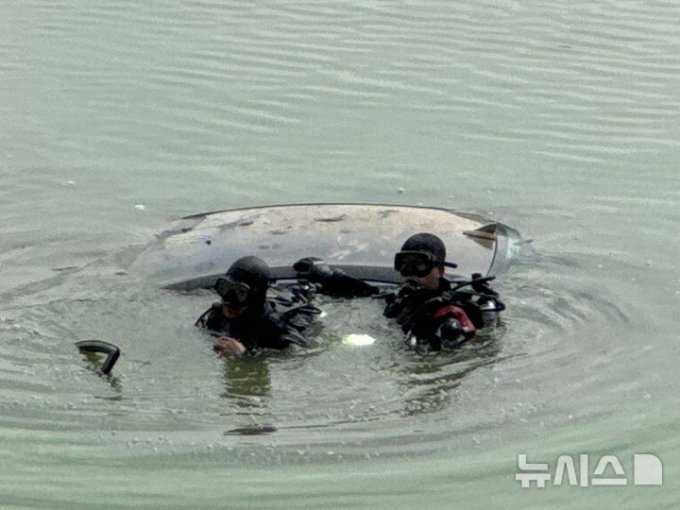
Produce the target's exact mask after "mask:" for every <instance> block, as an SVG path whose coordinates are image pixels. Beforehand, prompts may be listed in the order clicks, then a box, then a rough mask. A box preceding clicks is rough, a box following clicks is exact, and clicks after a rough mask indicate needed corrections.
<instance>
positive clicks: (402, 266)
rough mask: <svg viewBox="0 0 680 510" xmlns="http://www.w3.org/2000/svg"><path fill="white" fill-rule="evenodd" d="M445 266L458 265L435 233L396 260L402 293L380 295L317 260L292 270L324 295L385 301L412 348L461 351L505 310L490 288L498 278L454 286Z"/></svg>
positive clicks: (413, 240) (410, 243) (416, 238)
mask: <svg viewBox="0 0 680 510" xmlns="http://www.w3.org/2000/svg"><path fill="white" fill-rule="evenodd" d="M445 267H451V268H455V267H456V264H453V263H450V262H446V247H445V246H444V243H443V241H442V240H441V239H440V238H439V237H437V236H436V235H434V234H430V233H419V234H415V235H413V236H411V237H409V238H408V239H407V240H406V242H405V243H404V244H403V245H402V247H401V250H400V251H399V252H398V253H397V254H396V255H395V257H394V269H395V270H396V271H397V272H399V273H400V274H401V276H402V278H403V280H404V282H403V284H402V286H401V287H400V288H399V290H398V291H397V292H389V293H383V294H380V289H379V288H377V287H374V286H372V285H370V284H368V283H366V282H363V281H362V280H359V279H357V278H353V277H351V276H349V275H346V274H345V273H343V272H342V271H340V270H338V269H330V267H328V266H327V265H326V264H325V263H324V262H323V261H321V260H320V259H317V258H314V257H306V258H304V259H301V260H300V261H298V262H297V263H296V264H295V265H294V266H293V268H294V269H295V270H296V272H297V274H298V278H299V279H301V280H303V281H310V282H313V283H315V284H316V289H317V291H318V292H320V293H329V294H331V295H336V296H340V297H359V296H371V295H376V296H381V297H383V298H384V299H385V302H386V306H385V309H384V311H383V314H384V315H385V316H386V317H388V318H391V319H395V320H396V322H397V323H398V324H399V325H400V326H401V328H402V330H403V331H404V333H405V334H406V341H407V345H408V346H409V347H410V348H414V349H416V350H418V351H421V352H422V351H439V350H441V349H442V348H443V347H444V348H448V349H455V348H456V347H459V346H460V345H462V344H463V343H464V342H465V341H467V340H468V339H470V338H472V337H473V336H474V335H475V332H476V331H477V329H479V328H482V327H483V326H485V325H489V322H490V320H489V318H492V317H497V315H498V313H497V312H500V311H502V310H504V309H505V305H504V304H503V303H502V302H501V301H500V300H499V299H498V294H497V293H496V292H495V291H493V290H492V289H491V287H490V286H489V285H488V282H489V281H491V280H492V279H493V278H494V277H486V278H482V277H481V275H479V274H474V275H472V280H470V281H451V280H448V279H447V278H445V276H444V273H445Z"/></svg>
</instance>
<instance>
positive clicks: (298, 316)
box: [196, 256, 320, 355]
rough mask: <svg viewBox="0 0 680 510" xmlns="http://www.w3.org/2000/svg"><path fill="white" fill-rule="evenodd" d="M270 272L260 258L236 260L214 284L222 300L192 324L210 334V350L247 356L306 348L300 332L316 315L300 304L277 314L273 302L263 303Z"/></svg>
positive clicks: (305, 340) (315, 312)
mask: <svg viewBox="0 0 680 510" xmlns="http://www.w3.org/2000/svg"><path fill="white" fill-rule="evenodd" d="M270 279H271V273H270V270H269V266H268V265H267V264H266V262H264V261H263V260H262V259H260V258H258V257H255V256H246V257H242V258H240V259H238V260H236V261H235V262H234V263H233V264H232V265H231V266H230V267H229V269H228V271H227V273H226V275H225V276H224V277H223V278H219V279H218V280H217V282H216V284H215V287H214V288H215V290H216V291H217V293H218V294H219V295H220V297H221V298H222V301H221V302H219V303H215V304H213V306H212V307H210V308H209V309H208V310H206V311H205V312H204V313H203V314H202V315H201V316H200V317H199V318H198V320H197V321H196V326H200V327H203V328H205V329H208V330H209V331H210V332H211V334H212V335H213V337H214V339H213V348H214V349H215V351H216V352H218V353H219V354H221V355H248V354H253V353H255V352H257V351H258V350H260V349H285V348H287V347H290V346H291V345H300V346H303V347H306V346H307V345H308V341H307V339H306V338H305V337H304V336H302V334H301V332H302V331H303V330H304V329H305V328H306V327H307V326H308V325H309V324H310V323H311V322H312V316H313V315H316V314H318V313H320V310H319V309H318V308H316V307H313V306H311V305H309V304H308V303H304V304H302V305H300V306H297V307H295V308H293V309H289V310H287V311H286V312H278V310H276V307H277V306H276V303H275V302H274V301H268V300H267V289H268V287H269V283H270Z"/></svg>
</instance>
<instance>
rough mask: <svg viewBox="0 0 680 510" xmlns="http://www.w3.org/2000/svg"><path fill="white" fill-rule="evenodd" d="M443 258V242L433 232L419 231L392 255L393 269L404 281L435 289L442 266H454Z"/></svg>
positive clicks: (444, 255) (444, 252)
mask: <svg viewBox="0 0 680 510" xmlns="http://www.w3.org/2000/svg"><path fill="white" fill-rule="evenodd" d="M445 260H446V247H445V246H444V242H443V241H442V240H441V239H440V238H439V237H437V236H436V235H434V234H429V233H420V234H415V235H412V236H411V237H409V238H408V239H407V240H406V242H405V243H404V244H403V245H402V247H401V251H399V253H397V254H396V255H395V256H394V269H395V270H396V271H398V272H399V273H400V274H401V276H402V277H403V278H404V279H405V280H406V281H411V282H413V283H415V284H417V285H420V286H423V287H427V288H431V289H436V288H438V287H439V281H440V279H441V277H442V276H444V266H445V265H449V266H453V267H455V265H454V264H449V263H447V262H445Z"/></svg>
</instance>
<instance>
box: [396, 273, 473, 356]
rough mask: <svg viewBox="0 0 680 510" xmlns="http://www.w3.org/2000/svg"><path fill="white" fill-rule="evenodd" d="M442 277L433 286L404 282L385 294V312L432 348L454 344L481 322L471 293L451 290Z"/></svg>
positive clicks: (471, 334)
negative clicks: (396, 289)
mask: <svg viewBox="0 0 680 510" xmlns="http://www.w3.org/2000/svg"><path fill="white" fill-rule="evenodd" d="M456 285H457V284H456V282H451V281H449V280H447V279H446V278H444V277H441V278H440V280H439V286H438V287H437V288H436V289H429V288H424V287H414V286H413V285H409V284H405V285H403V286H402V287H401V288H400V289H399V291H398V292H397V293H396V294H393V295H391V296H388V297H387V299H386V300H387V305H386V306H385V310H384V311H383V313H384V315H385V316H386V317H389V318H393V319H395V320H396V322H397V324H399V325H400V326H401V328H402V330H403V331H404V333H406V334H407V335H409V336H411V337H413V338H415V339H416V340H417V343H418V344H422V345H429V348H430V349H432V350H439V349H441V348H442V346H445V347H450V348H453V347H457V346H459V345H460V344H461V343H463V342H464V341H466V340H467V339H469V338H471V337H472V336H474V334H475V332H476V330H477V329H478V328H481V327H483V326H484V323H483V320H482V314H481V312H480V308H479V303H478V302H477V300H476V299H475V298H474V294H472V293H470V292H465V291H454V290H453V289H454V288H455V287H456Z"/></svg>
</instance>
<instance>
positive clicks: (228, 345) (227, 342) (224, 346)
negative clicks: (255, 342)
mask: <svg viewBox="0 0 680 510" xmlns="http://www.w3.org/2000/svg"><path fill="white" fill-rule="evenodd" d="M213 350H214V351H215V352H216V353H218V354H219V355H220V356H240V355H241V354H243V353H244V352H246V348H245V347H244V345H243V344H242V343H241V342H239V341H238V340H236V339H235V338H233V337H231V336H220V337H218V338H215V339H214V340H213Z"/></svg>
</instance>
